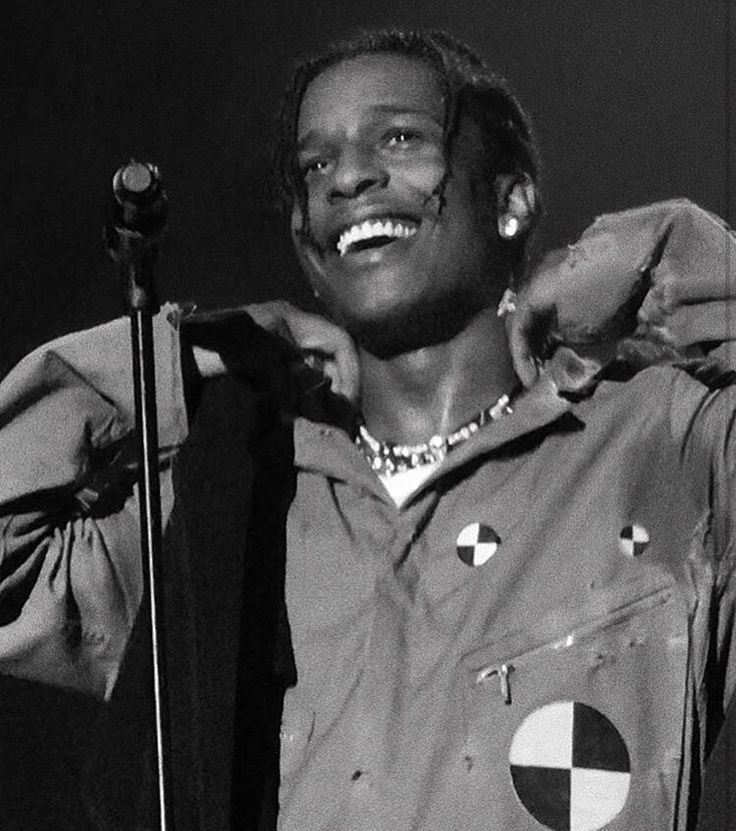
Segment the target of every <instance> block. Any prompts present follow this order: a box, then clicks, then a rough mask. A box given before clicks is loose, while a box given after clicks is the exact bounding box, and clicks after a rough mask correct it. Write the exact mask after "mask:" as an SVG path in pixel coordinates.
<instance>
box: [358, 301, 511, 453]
mask: <svg viewBox="0 0 736 831" xmlns="http://www.w3.org/2000/svg"><path fill="white" fill-rule="evenodd" d="M360 363H361V388H362V395H361V397H362V402H361V403H362V410H363V415H364V417H365V421H366V426H367V427H368V429H369V430H370V432H371V433H372V434H373V435H374V436H376V438H379V439H385V440H390V441H394V442H400V443H403V444H418V443H421V442H424V441H427V440H428V439H429V438H430V437H431V436H433V435H436V434H439V435H446V434H448V433H450V432H452V430H454V429H455V428H457V427H458V426H459V425H460V424H463V423H464V422H466V421H468V420H470V419H471V418H473V417H474V416H475V415H476V414H477V413H478V412H479V411H480V410H483V409H484V408H486V407H488V406H489V405H491V404H493V403H494V402H495V401H496V400H497V399H498V398H499V397H500V396H502V395H503V394H504V393H508V392H510V390H511V389H512V388H513V387H514V385H515V384H516V382H517V379H516V375H515V373H514V369H513V364H512V362H511V353H510V351H509V347H508V342H507V339H506V332H505V328H504V324H503V321H502V320H500V319H499V318H498V317H497V316H496V312H495V309H485V310H484V311H482V312H480V313H479V314H478V315H477V316H476V317H475V318H474V319H473V320H472V321H471V322H470V324H469V325H468V326H467V327H466V328H465V329H464V330H463V331H462V332H460V333H459V334H458V335H456V336H455V337H454V338H453V339H452V340H450V341H447V342H446V343H441V344H437V345H435V346H428V347H425V348H422V349H418V350H415V351H413V352H407V353H404V354H402V355H398V356H396V357H394V358H391V359H388V360H381V359H379V358H376V357H375V356H374V355H371V354H369V353H367V352H361V354H360Z"/></svg>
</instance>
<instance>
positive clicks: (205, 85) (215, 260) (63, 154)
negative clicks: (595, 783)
mask: <svg viewBox="0 0 736 831" xmlns="http://www.w3.org/2000/svg"><path fill="white" fill-rule="evenodd" d="M728 3H729V0H699V2H697V3H693V2H688V0H646V2H642V0H557V2H551V1H550V2H543V0H506V2H499V0H465V2H463V0H411V2H408V0H384V2H382V3H380V4H372V5H373V6H374V7H373V8H371V7H369V6H368V4H366V3H364V2H361V1H360V0H339V2H337V1H336V0H302V2H296V0H264V2H260V3H256V2H254V0H250V2H248V0H218V2H210V0H189V2H184V0H114V2H113V0H71V1H70V2H67V3H58V2H56V0H3V4H2V9H1V10H0V67H1V71H0V84H2V89H0V93H1V96H0V100H1V101H2V104H1V109H0V122H1V123H2V129H1V130H0V142H1V144H0V148H1V149H2V155H1V156H0V176H1V177H2V179H1V180H0V200H1V204H2V210H0V374H2V373H4V372H6V371H7V370H8V369H9V368H10V367H11V366H12V365H13V364H14V363H15V362H16V361H17V360H18V359H19V358H20V357H21V356H22V355H23V354H24V353H26V352H27V351H28V350H29V349H31V348H32V347H34V346H36V345H37V344H39V343H41V342H43V341H44V340H48V339H49V338H50V337H53V336H55V335H57V334H61V333H63V332H66V331H69V330H72V329H76V328H80V327H82V326H87V325H91V324H93V323H97V322H99V321H101V320H104V319H106V318H109V317H112V316H115V315H117V314H119V313H120V300H119V294H118V289H117V283H116V279H115V275H114V272H113V269H112V266H111V264H110V263H109V262H108V261H107V258H106V255H105V253H104V249H103V246H102V242H101V224H102V212H103V205H104V202H105V197H106V193H107V189H108V187H109V182H110V179H111V176H112V173H113V171H114V170H115V168H116V167H117V166H118V165H119V164H120V163H121V162H123V161H125V160H127V159H128V158H129V157H131V156H134V157H137V158H146V159H148V158H150V159H153V160H155V161H156V162H158V164H159V165H160V166H161V168H162V171H163V173H164V176H165V179H166V182H167V189H168V193H169V198H170V204H171V219H170V223H169V231H168V234H167V239H166V244H165V257H164V260H163V262H162V264H161V267H160V269H159V284H160V288H161V294H162V295H163V296H164V297H166V298H172V299H182V300H195V301H196V302H198V303H199V304H200V305H201V306H204V307H211V306H215V305H218V304H225V303H226V304H234V303H240V302H250V301H254V300H258V299H264V298H267V297H273V296H283V295H290V296H293V297H296V298H298V299H301V300H302V301H303V302H308V297H307V293H306V292H305V290H304V287H303V285H302V284H301V281H300V279H299V277H298V273H297V271H296V268H295V264H294V261H293V258H292V256H291V253H290V251H289V246H288V244H287V241H286V238H285V236H284V234H283V231H282V229H281V228H280V226H279V224H278V221H277V219H276V217H275V216H274V214H273V212H272V211H271V209H270V207H269V205H268V202H267V200H266V185H265V182H266V172H267V165H268V154H269V150H270V146H271V142H272V136H273V133H272V122H273V114H274V112H275V109H276V104H277V100H278V96H279V93H280V91H281V89H282V87H283V86H284V84H285V82H286V79H287V76H288V70H289V66H290V63H291V61H292V59H293V58H294V57H295V56H296V55H297V54H300V53H302V52H304V51H306V50H311V49H314V48H316V47H318V46H319V45H320V44H323V43H324V42H326V41H327V40H329V39H330V38H332V37H334V36H335V35H338V34H343V33H345V32H348V31H349V30H350V29H352V28H354V27H358V26H376V25H385V24H397V25H405V26H408V25H415V26H439V27H443V28H447V29H449V30H451V31H452V32H454V33H455V34H456V35H458V36H459V37H460V38H462V39H464V40H466V41H467V42H469V43H470V44H471V45H472V46H474V47H476V48H477V49H479V50H480V51H481V52H482V53H483V54H485V55H486V56H487V57H488V58H489V59H490V60H491V62H492V63H493V64H494V65H495V66H496V67H497V68H498V69H500V70H501V71H502V72H503V73H504V74H506V75H507V76H508V78H509V79H510V80H511V82H512V86H513V87H514V89H515V90H516V91H517V92H518V94H519V96H520V97H521V99H522V101H523V102H525V104H526V106H527V108H528V109H529V111H530V112H531V113H532V114H533V116H534V120H535V124H536V128H537V133H538V136H539V139H540V143H541V147H542V152H543V159H544V162H545V168H544V180H543V187H544V192H545V201H546V206H547V214H546V218H545V221H544V226H543V234H542V240H543V243H544V244H545V245H547V246H550V245H558V244H563V243H565V242H567V241H569V240H571V239H572V238H573V237H574V236H575V235H576V234H577V233H579V232H580V231H581V230H582V228H583V227H584V225H585V224H586V223H587V222H588V221H589V220H590V219H591V218H592V217H593V216H595V215H596V214H597V213H600V212H603V211H608V210H614V209H617V208H622V207H626V206H632V205H634V204H638V203H643V202H646V201H651V200H653V199H659V198H665V197H670V196H688V197H690V198H692V199H694V200H696V201H698V202H699V203H701V204H702V205H704V206H705V207H707V208H709V209H710V210H713V211H715V212H717V213H719V214H721V215H722V216H725V217H726V218H728V219H730V220H731V221H733V220H734V216H733V211H734V207H735V206H734V197H733V192H732V188H733V182H732V181H731V175H732V171H733V170H735V169H736V164H735V162H736V146H735V145H734V142H733V140H732V138H731V137H732V136H734V135H736V119H735V118H734V114H733V113H734V108H732V107H731V106H730V94H731V92H732V91H733V90H736V82H735V79H736V54H734V43H736V36H735V34H736V11H733V10H729V8H728ZM94 709H95V705H94V704H93V703H92V702H90V701H87V700H86V699H83V698H80V697H76V696H67V695H65V694H61V693H57V692H55V691H50V690H45V689H42V688H40V687H37V686H36V685H29V684H21V683H20V682H14V681H7V680H5V679H0V782H2V792H0V831H12V829H19V831H20V829H23V831H28V829H33V831H35V829H46V828H48V829H62V828H70V829H71V828H76V829H81V828H82V827H83V824H82V820H81V819H80V818H79V815H78V813H77V812H78V808H77V804H76V796H75V786H74V782H75V777H76V770H77V766H78V764H79V759H80V758H81V756H82V755H83V752H84V745H85V741H86V739H87V726H88V724H89V722H90V719H89V716H90V715H91V714H92V712H93V711H94ZM734 775H735V776H736V774H734ZM723 784H725V781H724V780H718V785H717V787H721V786H722V785H723ZM719 801H720V800H719ZM714 804H715V803H714ZM717 813H718V812H715V813H714V815H716V814H717ZM714 827H715V826H714Z"/></svg>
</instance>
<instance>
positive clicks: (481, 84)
mask: <svg viewBox="0 0 736 831" xmlns="http://www.w3.org/2000/svg"><path fill="white" fill-rule="evenodd" d="M370 54H395V55H402V56H405V57H409V58H417V59H419V60H422V61H424V62H425V63H426V64H427V65H428V66H429V67H430V68H431V69H432V71H433V72H434V74H435V77H436V78H437V81H438V84H439V86H440V90H441V93H442V96H443V99H444V102H445V120H444V125H443V130H444V152H445V171H446V172H445V175H444V178H443V181H442V183H441V184H440V187H439V196H440V200H441V201H440V204H442V203H443V202H444V190H445V185H446V182H447V179H448V177H449V176H450V174H451V166H452V165H451V163H452V147H453V141H454V139H455V137H456V135H457V132H458V129H459V126H460V123H461V119H462V117H463V116H469V117H470V118H471V119H472V120H473V121H474V122H475V123H476V124H477V125H478V127H479V129H480V132H481V138H482V141H483V144H484V146H485V148H486V149H487V169H488V170H489V174H490V175H494V176H495V175H499V174H515V175H518V176H519V177H523V176H525V175H526V176H528V177H529V178H530V179H531V180H532V181H533V182H536V180H537V178H538V173H539V157H538V152H537V148H536V144H535V142H534V138H533V135H532V129H531V125H530V122H529V119H528V117H527V115H526V113H525V112H524V110H523V109H522V107H521V105H520V104H519V102H518V101H517V100H516V98H515V97H514V95H513V94H512V93H511V91H510V90H509V88H508V85H507V83H506V81H505V79H504V78H502V77H501V76H500V75H498V74H496V73H494V72H492V71H491V70H490V69H489V68H488V66H487V65H486V63H485V62H484V61H483V60H482V59H481V58H480V57H478V55H476V54H475V53H474V52H473V51H472V50H471V49H470V48H469V47H468V46H466V45H465V44H463V43H461V42H460V41H459V40H457V39H456V38H454V37H453V36H452V35H450V34H448V33H447V32H443V31H439V30H434V29H432V30H416V31H402V30H398V29H381V30H377V31H364V32H360V33H359V34H358V35H357V36H356V37H354V38H352V39H349V40H341V41H337V42H335V43H333V44H331V45H330V46H328V47H327V49H326V50H325V51H324V52H323V53H321V54H319V55H315V56H312V57H309V58H307V59H306V60H304V61H303V62H302V63H300V64H298V65H297V67H296V69H295V71H294V73H293V75H292V78H291V83H290V85H289V87H288V88H287V90H286V93H285V95H284V98H283V100H282V105H281V110H280V113H279V122H278V135H277V142H276V148H275V154H274V165H273V170H274V174H275V183H274V184H275V192H276V197H277V200H278V202H279V204H280V207H281V208H282V210H284V211H285V212H286V213H287V214H288V213H290V212H291V209H292V207H293V205H294V203H295V202H296V204H298V205H299V206H300V208H301V210H302V216H303V217H304V230H306V228H307V227H308V222H309V217H308V213H307V191H306V186H305V184H304V180H303V177H302V175H301V173H300V171H299V166H298V164H297V154H296V142H297V123H298V119H299V108H300V106H301V102H302V97H303V96H304V92H305V90H306V89H307V87H308V86H309V84H310V82H311V81H312V80H313V79H314V78H316V77H317V76H318V75H320V74H321V73H322V72H324V71H325V70H326V69H328V68H329V67H331V66H334V65H335V64H339V63H342V62H343V61H346V60H350V59H351V58H356V57H359V56H361V55H370ZM535 209H536V210H538V209H539V203H538V202H537V205H536V208H535ZM525 243H526V238H525V236H524V235H522V236H521V237H520V238H518V239H515V240H513V241H511V242H509V243H508V245H509V246H510V247H511V249H512V251H511V252H510V253H511V254H512V262H513V267H514V272H515V274H516V276H517V279H518V278H519V277H520V276H521V275H520V272H521V271H522V270H523V261H524V250H525Z"/></svg>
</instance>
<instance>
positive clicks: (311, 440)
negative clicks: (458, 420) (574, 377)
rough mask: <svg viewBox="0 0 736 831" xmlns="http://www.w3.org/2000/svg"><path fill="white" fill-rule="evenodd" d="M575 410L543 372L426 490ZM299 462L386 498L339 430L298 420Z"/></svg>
mask: <svg viewBox="0 0 736 831" xmlns="http://www.w3.org/2000/svg"><path fill="white" fill-rule="evenodd" d="M572 407H573V403H572V402H571V401H570V400H568V399H567V398H563V397H562V396H561V395H559V394H558V387H557V384H556V383H555V381H554V380H553V378H552V377H551V375H550V374H548V373H543V374H542V376H541V377H540V379H539V380H538V381H537V382H536V383H535V384H534V385H533V386H532V387H531V388H530V389H528V390H525V391H524V392H522V393H521V394H520V395H519V396H518V397H517V398H516V399H514V401H513V402H512V409H513V412H512V413H510V414H509V415H506V416H504V417H503V418H501V419H498V420H497V421H495V422H493V424H491V425H488V427H487V428H485V429H483V430H480V431H478V432H477V433H475V434H474V435H473V436H471V437H470V438H469V439H468V440H467V441H465V442H463V443H462V444H461V445H459V446H458V447H457V448H456V449H455V450H453V451H452V453H450V454H449V455H448V456H447V458H446V459H445V461H444V462H443V463H442V464H441V465H440V467H439V468H438V469H437V470H436V471H435V472H434V473H433V474H432V476H431V477H429V478H428V479H427V481H426V483H425V486H426V485H430V484H431V483H432V482H435V481H436V480H437V479H439V478H442V477H443V476H445V475H446V474H447V473H449V472H450V471H452V470H456V469H458V468H459V467H461V466H462V465H465V464H467V463H468V462H470V461H472V460H473V459H474V458H476V457H478V456H481V455H487V454H491V453H496V452H503V451H505V452H508V453H511V454H513V453H515V452H520V450H521V448H522V447H523V446H524V442H523V441H521V440H523V439H524V437H528V436H530V435H531V434H533V433H536V432H538V431H540V430H542V431H543V430H552V429H554V427H555V425H556V424H557V423H558V422H559V421H560V419H561V418H562V417H563V416H564V415H565V414H567V413H569V412H570V410H571V409H572ZM294 461H295V465H296V467H297V469H298V470H302V471H308V472H312V473H319V474H322V475H324V476H328V477H330V478H333V479H337V480H341V481H345V482H350V483H351V484H354V485H357V486H360V487H364V488H367V489H368V490H370V491H372V492H373V493H376V494H378V495H380V496H381V497H382V498H386V491H385V489H384V487H383V485H382V484H381V482H380V480H379V479H378V477H377V476H376V474H375V473H374V472H373V471H372V470H371V469H370V467H369V466H368V465H367V464H366V463H365V460H364V459H363V456H362V454H361V452H360V451H359V450H358V448H357V447H356V446H355V444H354V442H353V439H352V436H351V435H349V433H348V432H346V431H345V430H343V429H341V428H339V427H335V426H332V425H330V424H325V423H320V422H317V421H312V420H310V419H308V418H305V417H303V416H298V417H297V418H296V419H295V423H294ZM422 490H423V488H422Z"/></svg>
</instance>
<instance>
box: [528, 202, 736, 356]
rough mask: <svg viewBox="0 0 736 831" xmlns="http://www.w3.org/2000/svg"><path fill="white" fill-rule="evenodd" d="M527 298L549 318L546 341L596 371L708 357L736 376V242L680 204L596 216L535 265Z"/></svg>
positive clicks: (719, 224) (701, 213)
mask: <svg viewBox="0 0 736 831" xmlns="http://www.w3.org/2000/svg"><path fill="white" fill-rule="evenodd" d="M525 294H526V295H527V297H528V301H529V303H530V304H531V306H532V307H534V309H535V310H539V311H540V312H541V311H542V310H544V309H547V310H548V311H551V312H552V328H553V330H554V331H553V332H552V333H551V334H552V340H553V342H557V343H559V342H562V343H564V344H567V345H569V346H571V347H572V348H573V349H574V350H575V352H576V353H578V354H580V355H583V356H585V357H587V358H590V359H591V360H592V361H593V362H595V363H597V364H598V365H599V366H600V365H601V364H605V363H607V362H609V361H611V360H623V361H626V362H628V363H629V364H630V365H631V366H632V367H633V368H634V370H638V369H641V368H643V367H644V366H648V365H650V364H653V363H663V362H669V363H672V362H675V363H677V362H682V361H688V360H689V361H699V362H703V361H704V359H705V357H706V355H707V359H708V363H709V364H710V365H712V366H714V367H718V368H720V369H721V370H728V369H730V370H736V326H735V325H734V306H735V305H736V236H734V233H733V232H732V231H730V229H729V228H728V227H727V226H726V224H725V223H724V222H723V221H722V220H720V219H719V218H718V217H716V216H714V215H713V214H711V213H709V212H708V211H705V210H703V209H702V208H700V207H698V206H697V205H695V204H694V203H693V202H691V201H689V200H687V199H672V200H669V201H665V202H655V203H653V204H651V205H646V206H644V207H640V208H633V209H631V210H627V211H621V212H618V213H611V214H604V215H602V216H600V217H598V219H596V221H595V222H594V223H593V224H592V225H590V226H589V227H588V228H587V229H586V230H585V231H584V233H583V234H582V236H581V237H580V238H579V239H578V240H577V241H576V242H575V243H573V244H571V245H568V246H567V247H566V248H565V249H560V250H555V251H552V252H550V253H549V254H548V255H547V256H546V257H545V258H544V259H543V260H542V262H541V263H540V265H539V267H538V268H537V269H536V271H535V272H534V274H533V277H532V280H531V281H530V283H529V286H528V288H527V289H526V290H525ZM532 314H534V312H532ZM537 317H539V315H537ZM543 328H544V327H543ZM542 348H543V347H541V348H540V347H538V348H536V351H538V352H539V351H541V350H542Z"/></svg>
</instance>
